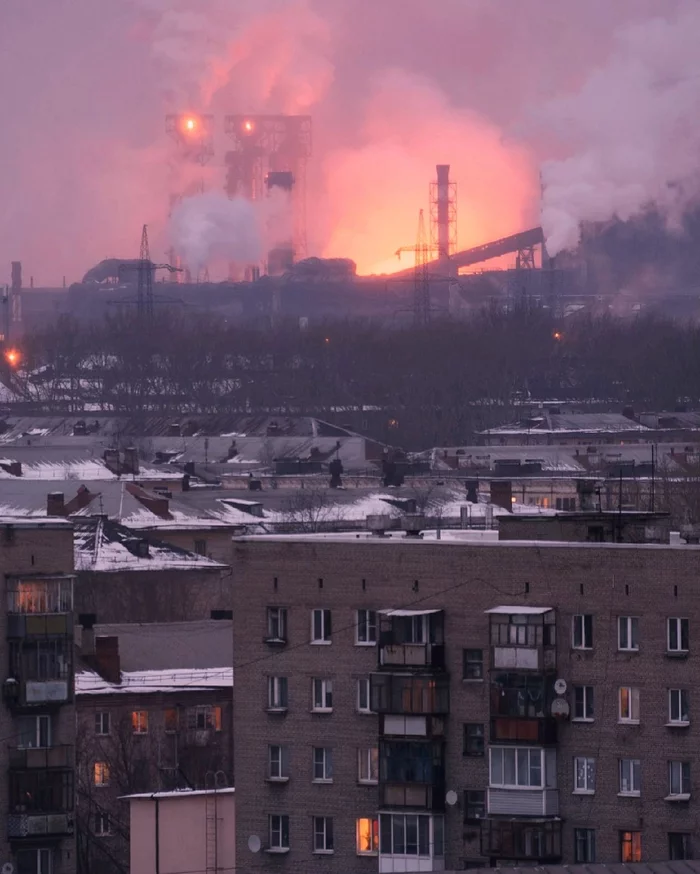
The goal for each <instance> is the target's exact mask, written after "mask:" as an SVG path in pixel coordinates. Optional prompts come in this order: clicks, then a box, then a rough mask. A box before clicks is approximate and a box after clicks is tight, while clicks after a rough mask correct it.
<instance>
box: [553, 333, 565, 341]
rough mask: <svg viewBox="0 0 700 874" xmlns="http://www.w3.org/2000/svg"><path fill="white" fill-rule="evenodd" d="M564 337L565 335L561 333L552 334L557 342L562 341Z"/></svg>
mask: <svg viewBox="0 0 700 874" xmlns="http://www.w3.org/2000/svg"><path fill="white" fill-rule="evenodd" d="M563 336H564V335H563V334H562V333H561V331H555V332H554V333H553V334H552V337H554V339H555V340H561V339H562V337H563Z"/></svg>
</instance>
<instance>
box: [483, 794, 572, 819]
mask: <svg viewBox="0 0 700 874" xmlns="http://www.w3.org/2000/svg"><path fill="white" fill-rule="evenodd" d="M486 809H487V811H488V813H489V815H494V816H558V815H559V791H558V790H557V789H522V788H517V789H501V788H493V787H489V789H488V790H487V793H486Z"/></svg>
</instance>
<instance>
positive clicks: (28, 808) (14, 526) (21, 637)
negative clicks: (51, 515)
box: [0, 517, 76, 874]
mask: <svg viewBox="0 0 700 874" xmlns="http://www.w3.org/2000/svg"><path fill="white" fill-rule="evenodd" d="M0 573H2V580H3V585H4V588H5V598H4V600H3V605H4V609H2V610H0V634H2V636H3V638H4V640H5V650H4V652H5V657H4V671H5V673H4V677H3V684H2V692H3V695H2V699H3V706H2V707H1V708H0V737H1V738H2V741H3V743H2V745H1V746H0V763H1V764H0V767H1V768H2V772H3V774H5V775H6V776H5V778H4V779H5V780H6V783H5V790H4V791H3V792H1V793H0V810H1V811H2V815H3V817H4V821H5V826H4V828H3V829H2V838H0V868H2V870H3V872H13V874H72V872H74V871H75V868H76V858H75V827H74V794H75V793H74V768H75V708H74V703H73V701H74V697H73V583H74V575H73V531H72V526H71V525H70V524H69V523H68V522H66V521H65V520H57V519H17V518H12V517H4V518H0Z"/></svg>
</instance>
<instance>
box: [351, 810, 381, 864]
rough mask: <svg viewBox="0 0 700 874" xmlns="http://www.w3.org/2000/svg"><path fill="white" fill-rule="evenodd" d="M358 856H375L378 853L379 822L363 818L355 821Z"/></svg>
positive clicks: (374, 818) (367, 817)
mask: <svg viewBox="0 0 700 874" xmlns="http://www.w3.org/2000/svg"><path fill="white" fill-rule="evenodd" d="M355 835H356V838H355V839H356V845H357V854H358V856H375V855H376V854H377V853H378V852H379V820H378V819H377V818H376V817H371V816H363V817H361V818H360V819H358V820H356V821H355Z"/></svg>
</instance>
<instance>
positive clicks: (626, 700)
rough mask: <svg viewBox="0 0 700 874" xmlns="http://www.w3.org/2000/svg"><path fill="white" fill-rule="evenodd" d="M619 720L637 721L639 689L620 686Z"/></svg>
mask: <svg viewBox="0 0 700 874" xmlns="http://www.w3.org/2000/svg"><path fill="white" fill-rule="evenodd" d="M619 696H620V698H619V722H633V723H637V722H639V689H635V688H633V687H632V686H620V692H619Z"/></svg>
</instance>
